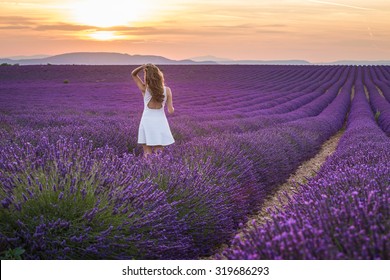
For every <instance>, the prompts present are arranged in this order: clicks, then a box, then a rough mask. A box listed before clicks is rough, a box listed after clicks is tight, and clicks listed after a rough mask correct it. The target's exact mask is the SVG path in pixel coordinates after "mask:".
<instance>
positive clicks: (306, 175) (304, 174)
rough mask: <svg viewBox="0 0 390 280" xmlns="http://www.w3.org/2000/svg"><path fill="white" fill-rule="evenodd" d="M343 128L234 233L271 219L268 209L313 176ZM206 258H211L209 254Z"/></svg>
mask: <svg viewBox="0 0 390 280" xmlns="http://www.w3.org/2000/svg"><path fill="white" fill-rule="evenodd" d="M344 131H345V128H342V129H341V130H340V131H338V132H337V133H336V134H335V135H333V136H332V137H331V138H330V139H329V140H327V141H326V142H325V143H324V144H323V145H322V146H321V149H320V151H319V152H318V153H317V154H316V155H315V156H314V157H312V158H310V159H309V160H307V161H305V162H303V163H302V164H301V165H300V166H299V167H298V168H297V170H296V171H295V172H294V173H293V174H291V176H290V177H289V178H288V179H287V181H286V182H285V183H283V184H281V185H280V186H278V187H277V191H276V192H275V193H274V194H273V195H271V196H269V197H268V198H267V199H266V200H265V201H264V202H263V203H262V206H261V209H260V211H259V212H258V213H256V214H255V215H252V216H251V217H249V219H248V222H247V223H246V224H245V225H243V227H242V228H241V229H239V230H238V231H237V233H236V235H239V236H240V238H243V232H245V231H248V230H249V229H251V228H253V227H254V226H260V225H262V224H264V223H266V222H267V221H269V220H271V214H270V211H269V210H270V209H275V208H279V209H280V208H283V206H284V205H285V204H286V203H287V197H290V196H291V195H293V194H295V193H298V192H299V186H300V185H302V184H306V183H307V182H308V181H309V180H310V179H311V178H313V177H314V176H315V175H316V174H317V172H318V171H319V170H320V168H321V166H322V165H323V164H324V163H325V161H326V159H327V158H328V157H329V156H330V155H332V154H333V153H334V151H335V150H336V148H337V145H338V143H339V141H340V138H341V137H342V136H343V134H344ZM227 247H228V245H227V244H222V245H221V247H220V249H219V250H217V252H221V251H222V250H223V249H225V248H227ZM208 259H213V256H211V257H210V258H208Z"/></svg>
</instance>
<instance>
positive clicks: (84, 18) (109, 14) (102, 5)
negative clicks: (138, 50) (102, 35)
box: [69, 0, 148, 27]
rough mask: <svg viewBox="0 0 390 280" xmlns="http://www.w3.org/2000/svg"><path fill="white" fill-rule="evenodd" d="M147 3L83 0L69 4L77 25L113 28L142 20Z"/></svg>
mask: <svg viewBox="0 0 390 280" xmlns="http://www.w3.org/2000/svg"><path fill="white" fill-rule="evenodd" d="M147 2H148V1H142V0H141V1H129V0H84V1H75V2H73V3H72V4H70V6H69V9H70V12H71V15H72V20H73V21H74V22H76V23H78V24H84V25H90V26H96V27H113V26H122V25H128V24H129V23H132V22H136V21H140V20H144V17H145V15H146V14H147V12H148V6H147Z"/></svg>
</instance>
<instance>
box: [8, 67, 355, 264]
mask: <svg viewBox="0 0 390 280" xmlns="http://www.w3.org/2000/svg"><path fill="white" fill-rule="evenodd" d="M326 70H328V72H329V68H328V69H326ZM342 70H344V73H347V76H348V75H349V76H348V78H347V76H344V79H337V80H341V81H342V82H340V84H339V85H338V86H340V87H341V86H342V88H341V90H339V88H337V90H336V89H335V90H336V91H335V90H333V91H332V92H336V94H333V95H332V97H333V98H326V99H324V98H323V99H320V97H321V98H322V97H323V96H329V95H327V94H325V93H324V94H323V95H321V96H320V97H319V98H317V99H320V100H323V101H322V103H319V104H322V105H321V106H322V108H325V107H326V105H327V104H328V103H329V102H331V103H330V105H329V106H327V107H326V109H325V110H323V111H322V112H321V113H320V114H319V115H317V116H314V117H306V118H305V117H301V118H297V120H295V121H293V122H286V123H285V124H280V125H278V126H277V127H275V128H272V129H264V130H261V131H256V132H246V133H232V132H233V131H230V132H228V133H226V135H224V137H223V139H221V137H217V136H215V135H214V136H213V135H211V136H209V137H199V136H197V137H192V138H191V139H192V141H190V142H188V141H187V142H185V141H182V142H181V143H178V146H180V147H179V148H177V149H173V150H170V151H169V150H168V151H167V152H166V154H165V156H164V157H163V158H151V159H149V161H143V160H141V159H140V158H138V157H135V156H133V155H129V154H124V155H121V156H118V153H117V152H116V150H115V151H114V150H112V149H110V148H107V147H106V148H100V149H95V148H93V147H92V143H89V142H88V141H86V140H78V141H73V140H69V139H60V141H57V142H56V143H55V144H54V143H53V141H49V140H48V138H45V137H42V139H39V138H41V136H45V135H42V134H38V135H40V136H39V137H37V139H36V145H31V144H29V143H27V142H26V141H24V142H23V145H21V146H20V145H14V144H12V145H5V146H4V147H2V158H1V161H0V162H1V164H2V169H3V170H4V172H3V173H2V180H1V182H2V184H3V190H2V191H3V192H2V197H4V199H3V200H2V205H3V208H4V209H7V210H6V211H3V212H2V213H1V215H2V216H1V220H2V221H4V223H3V224H2V225H4V224H5V225H7V226H6V227H5V228H4V229H5V230H4V233H6V234H4V235H3V238H2V240H1V244H0V246H3V247H4V248H9V247H11V248H12V247H20V246H22V247H24V248H26V249H28V251H27V252H26V254H25V257H27V258H186V257H187V258H195V257H197V256H200V255H207V254H210V253H211V252H212V250H213V249H214V248H215V247H216V246H218V244H220V242H223V241H224V240H228V239H229V237H230V236H231V234H232V233H233V232H234V230H235V228H237V225H238V224H239V223H240V222H241V221H243V220H244V219H245V216H246V215H247V214H248V213H250V212H251V211H253V210H255V209H256V207H258V206H259V203H260V202H261V201H262V200H263V199H264V197H265V196H266V195H268V194H270V193H272V192H273V191H274V188H275V187H276V185H277V184H278V183H280V182H282V181H283V180H285V179H286V177H287V176H288V175H289V174H290V173H291V172H292V171H293V170H294V169H295V168H296V167H297V166H298V165H299V164H300V162H302V161H303V160H305V159H307V158H308V157H310V156H312V155H314V154H315V153H316V151H317V150H318V148H319V146H320V145H321V143H323V142H324V141H325V140H326V139H327V138H328V137H329V136H331V135H332V134H333V133H335V132H336V131H337V130H338V129H339V128H340V127H341V126H342V123H343V120H344V118H345V114H346V112H347V110H348V106H349V101H350V98H349V93H350V91H351V86H352V83H353V80H354V76H355V72H354V69H353V68H352V69H342ZM338 71H339V72H340V68H339V69H338ZM336 73H337V72H336ZM340 73H341V72H340ZM317 99H315V100H314V101H316V100H317ZM317 102H318V101H317ZM309 104H310V103H309ZM303 105H304V104H303ZM301 108H302V111H306V108H307V107H305V106H301ZM295 111H296V113H298V114H299V112H300V111H299V109H298V110H295ZM320 111H321V110H320ZM302 116H305V114H303V115H302ZM309 116H310V115H309ZM98 120H99V121H100V119H98ZM244 120H245V119H244ZM239 121H240V120H239V119H238V120H237V122H239ZM36 130H37V129H36ZM36 130H35V131H31V134H32V135H35V134H36V133H39V130H38V132H37V131H36ZM59 131H61V130H59ZM101 132H102V133H104V132H105V131H104V130H102V131H101ZM281 151H283V152H281ZM150 178H152V179H150ZM26 186H28V187H27V190H26ZM15 209H16V211H15ZM8 210H11V211H8ZM15 212H16V215H15ZM39 213H40V214H41V215H38V214H39ZM103 220H104V221H103ZM51 228H54V229H55V230H51ZM129 244H130V245H129Z"/></svg>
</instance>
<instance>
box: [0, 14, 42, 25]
mask: <svg viewBox="0 0 390 280" xmlns="http://www.w3.org/2000/svg"><path fill="white" fill-rule="evenodd" d="M35 23H36V21H35V19H32V18H28V17H21V16H0V24H8V25H23V24H35Z"/></svg>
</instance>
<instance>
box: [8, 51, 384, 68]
mask: <svg viewBox="0 0 390 280" xmlns="http://www.w3.org/2000/svg"><path fill="white" fill-rule="evenodd" d="M4 63H7V64H19V65H42V64H43V65H44V64H76V65H80V64H83V65H86V64H87V65H140V64H144V63H154V64H160V65H163V64H179V65H187V64H223V65H225V64H238V65H316V64H320V65H390V60H380V61H357V60H340V61H335V62H325V63H310V62H309V61H306V60H231V59H227V58H219V57H215V56H211V55H208V56H200V57H193V58H191V59H185V60H172V59H168V58H166V57H163V56H156V55H129V54H122V53H112V52H74V53H65V54H60V55H54V56H48V57H45V56H44V55H41V57H40V56H30V57H23V56H19V57H11V58H0V64H4Z"/></svg>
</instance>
